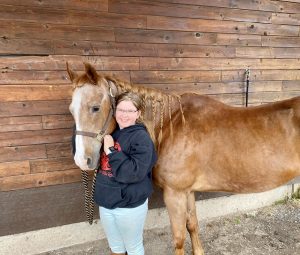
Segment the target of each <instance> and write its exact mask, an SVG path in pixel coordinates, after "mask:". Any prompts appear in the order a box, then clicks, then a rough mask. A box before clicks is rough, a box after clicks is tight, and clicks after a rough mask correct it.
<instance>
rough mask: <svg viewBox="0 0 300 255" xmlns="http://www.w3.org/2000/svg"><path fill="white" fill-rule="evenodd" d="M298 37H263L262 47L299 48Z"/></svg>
mask: <svg viewBox="0 0 300 255" xmlns="http://www.w3.org/2000/svg"><path fill="white" fill-rule="evenodd" d="M299 45H300V37H281V36H264V37H262V46H269V47H285V48H287V47H299Z"/></svg>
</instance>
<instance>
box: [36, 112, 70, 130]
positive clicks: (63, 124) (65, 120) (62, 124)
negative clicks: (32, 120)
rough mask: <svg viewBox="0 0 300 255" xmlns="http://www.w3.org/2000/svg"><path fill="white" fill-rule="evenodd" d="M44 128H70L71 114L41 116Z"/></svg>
mask: <svg viewBox="0 0 300 255" xmlns="http://www.w3.org/2000/svg"><path fill="white" fill-rule="evenodd" d="M42 121H43V128H44V129H58V128H72V127H73V125H74V119H73V117H72V115H71V114H64V115H45V116H42Z"/></svg>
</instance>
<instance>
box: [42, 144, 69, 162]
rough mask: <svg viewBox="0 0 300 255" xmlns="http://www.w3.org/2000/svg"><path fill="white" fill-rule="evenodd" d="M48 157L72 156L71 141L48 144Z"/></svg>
mask: <svg viewBox="0 0 300 255" xmlns="http://www.w3.org/2000/svg"><path fill="white" fill-rule="evenodd" d="M46 152H47V158H57V157H70V156H72V147H71V142H70V141H69V142H67V143H50V144H46Z"/></svg>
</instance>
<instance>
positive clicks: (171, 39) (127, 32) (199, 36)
mask: <svg viewBox="0 0 300 255" xmlns="http://www.w3.org/2000/svg"><path fill="white" fill-rule="evenodd" d="M115 37H116V41H117V42H142V43H179V44H202V45H211V44H215V43H216V38H217V34H216V33H200V32H194V31H193V32H185V31H169V30H145V29H120V28H116V29H115Z"/></svg>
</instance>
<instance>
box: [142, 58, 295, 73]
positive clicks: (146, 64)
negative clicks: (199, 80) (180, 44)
mask: <svg viewBox="0 0 300 255" xmlns="http://www.w3.org/2000/svg"><path fill="white" fill-rule="evenodd" d="M299 66H300V60H299V59H247V61H245V59H243V58H234V59H232V58H230V59H229V58H216V59H214V58H207V59H206V58H152V57H141V60H140V69H141V70H232V69H246V68H250V69H298V68H299Z"/></svg>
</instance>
